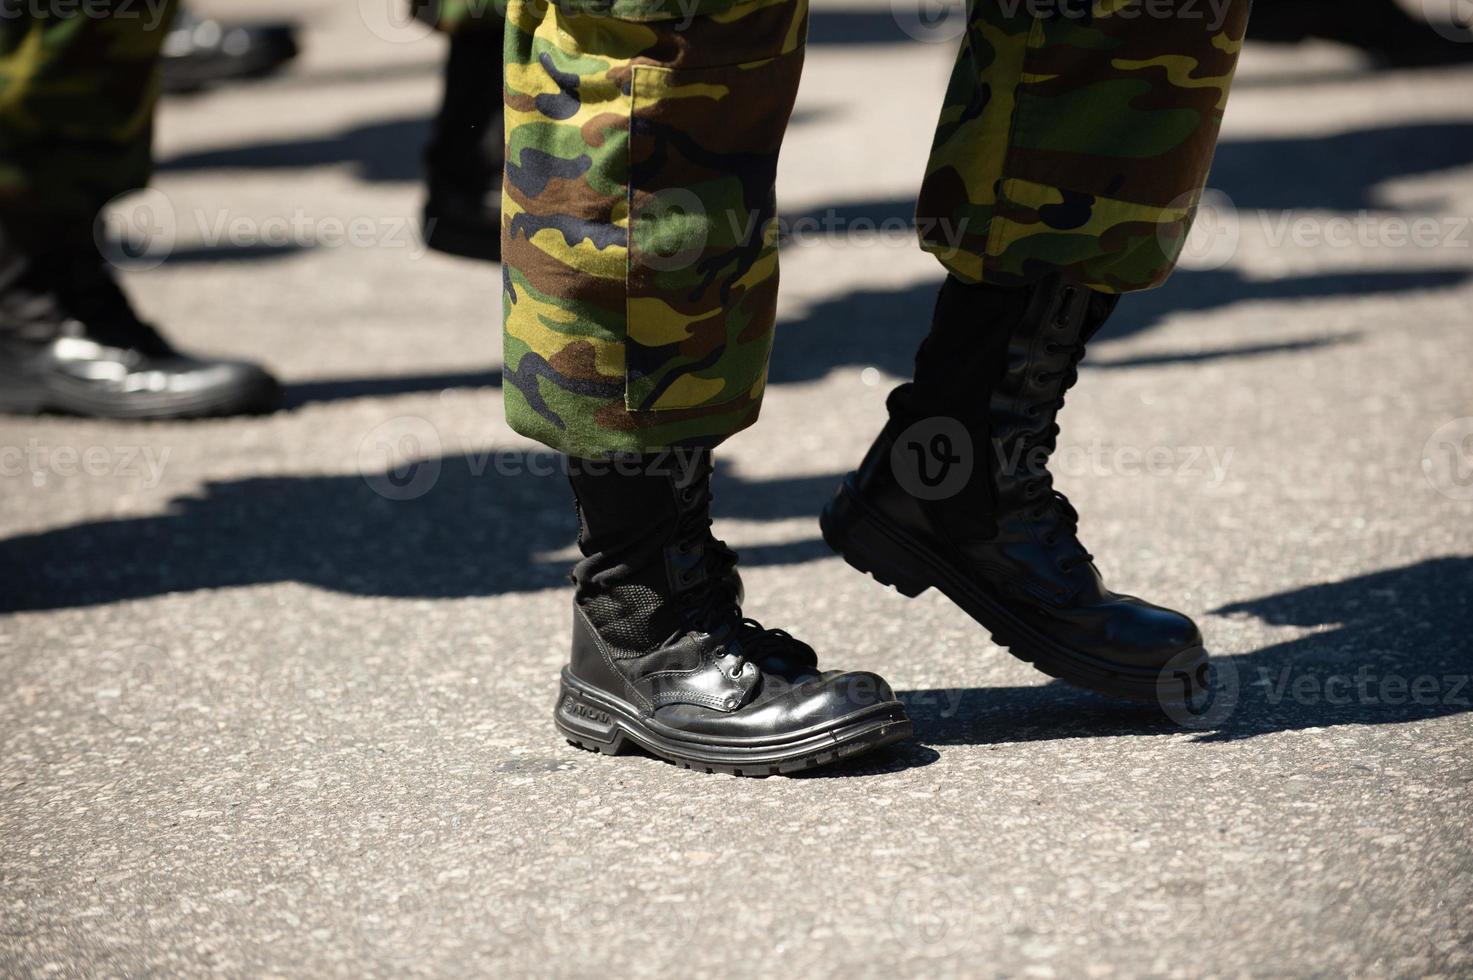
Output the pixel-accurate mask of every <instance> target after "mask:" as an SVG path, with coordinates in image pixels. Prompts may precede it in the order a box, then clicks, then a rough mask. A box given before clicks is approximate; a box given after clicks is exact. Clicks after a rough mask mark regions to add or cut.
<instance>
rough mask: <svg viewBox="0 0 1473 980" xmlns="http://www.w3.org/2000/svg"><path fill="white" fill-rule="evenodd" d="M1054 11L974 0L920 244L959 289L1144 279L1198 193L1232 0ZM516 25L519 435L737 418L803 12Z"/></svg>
mask: <svg viewBox="0 0 1473 980" xmlns="http://www.w3.org/2000/svg"><path fill="white" fill-rule="evenodd" d="M1061 3H1062V6H1059V5H1056V6H1055V7H1054V10H1055V12H1054V13H1053V14H1052V15H1044V14H1038V15H1035V14H1033V13H1029V12H1028V10H1030V9H1036V8H1038V7H1039V6H1041V5H1039V4H1033V5H1031V6H1030V5H1029V4H1028V3H1025V2H1016V3H1010V2H1008V0H973V3H972V9H971V12H970V15H969V23H968V28H967V32H966V36H965V38H964V40H963V43H962V48H961V53H960V56H959V58H958V60H957V63H956V68H955V71H954V73H953V76H952V81H951V84H950V86H949V89H948V92H947V95H946V99H945V102H944V104H943V106H942V110H941V118H940V122H939V124H938V126H937V130H936V137H935V142H934V145H933V147H932V150H931V159H930V162H929V164H928V166H927V170H926V174H925V178H924V181H923V184H922V187H921V193H920V199H919V205H918V210H917V226H918V229H919V232H920V237H921V241H922V247H924V248H925V249H926V250H927V251H930V252H932V253H934V254H936V255H937V257H938V258H939V259H940V260H941V262H942V263H943V265H945V266H946V268H947V269H948V270H949V271H950V272H951V273H953V274H955V275H956V276H958V277H959V278H961V279H963V280H966V281H968V282H984V281H985V282H991V283H997V284H1004V285H1011V284H1022V283H1026V282H1029V281H1031V280H1034V279H1037V278H1039V277H1041V276H1043V275H1044V274H1046V273H1048V272H1052V271H1063V272H1065V273H1066V274H1067V275H1069V276H1071V277H1073V278H1075V279H1077V280H1079V281H1081V282H1083V283H1086V284H1088V285H1090V286H1093V287H1095V288H1098V289H1101V290H1104V291H1108V292H1124V291H1128V290H1136V289H1145V288H1149V287H1151V286H1155V285H1158V284H1160V283H1161V282H1162V281H1164V280H1165V278H1166V277H1167V275H1168V274H1169V273H1170V271H1171V267H1172V265H1173V263H1174V262H1175V260H1176V257H1177V254H1178V253H1179V252H1180V249H1181V247H1182V245H1183V243H1184V240H1185V237H1186V233H1187V230H1188V227H1189V225H1190V222H1191V218H1192V216H1193V214H1194V209H1195V204H1196V201H1197V198H1198V196H1199V195H1200V193H1201V189H1202V186H1203V184H1204V182H1205V180H1206V176H1207V170H1208V167H1209V165H1210V163H1211V159H1212V153H1213V148H1214V146H1215V143H1216V138H1217V131H1218V125H1219V123H1220V121H1221V118H1222V111H1223V106H1224V103H1225V102H1226V99H1227V94H1228V87H1229V83H1230V80H1231V78H1232V74H1233V68H1234V66H1235V63H1236V60H1237V54H1238V50H1239V48H1240V47H1241V44H1242V38H1243V31H1244V28H1245V26H1246V20H1247V15H1248V0H1226V3H1225V5H1217V6H1216V7H1215V8H1214V5H1211V4H1206V3H1202V2H1200V0H1165V13H1166V14H1167V15H1168V16H1162V11H1163V4H1162V2H1160V0H1156V2H1152V3H1150V4H1148V5H1147V7H1148V8H1149V9H1148V10H1147V11H1143V10H1142V9H1141V7H1140V4H1139V3H1138V2H1137V0H1095V2H1094V4H1093V6H1092V7H1091V6H1090V5H1089V4H1088V3H1087V2H1078V0H1061ZM693 5H694V7H695V8H696V9H692V6H693ZM1189 8H1190V10H1189ZM590 9H595V10H596V12H587V11H589V10H590ZM1132 9H1133V13H1134V15H1133V16H1129V14H1130V13H1131V11H1132ZM1008 10H1012V11H1013V12H1012V13H1008V12H1006V11H1008ZM507 17H508V24H507V32H506V65H507V68H506V124H507V150H508V159H507V168H506V182H505V185H504V192H503V195H504V196H503V207H502V228H503V244H502V252H503V255H504V262H505V265H504V271H503V275H504V279H505V290H504V294H505V298H504V303H503V310H504V325H505V331H504V332H505V364H506V367H505V373H506V385H505V391H506V404H507V416H508V419H509V421H510V422H511V424H512V426H513V428H515V429H516V430H517V431H519V432H521V433H523V434H525V435H528V436H531V437H533V438H535V439H538V440H540V441H541V442H543V443H545V444H547V445H549V446H552V447H553V448H556V449H559V450H561V451H563V452H567V453H569V454H572V455H579V456H596V455H601V454H604V453H609V452H625V451H636V452H637V451H650V450H654V449H658V448H662V447H665V446H669V445H672V444H681V443H695V442H706V443H713V442H716V441H719V440H720V439H722V438H724V437H725V436H728V435H730V434H732V433H734V432H736V431H738V430H740V429H742V428H743V427H745V426H747V425H750V424H751V423H752V422H753V421H755V420H756V417H757V411H758V405H759V402H760V400H761V396H762V391H763V386H764V382H765V379H766V374H767V357H768V352H769V349H770V347H771V342H772V327H773V321H774V313H775V309H776V299H777V282H778V271H777V242H776V220H775V207H774V198H773V183H774V177H775V174H776V169H777V158H778V150H779V148H780V146H781V144H782V139H783V133H784V130H785V129H786V126H787V121H788V117H789V114H790V112H791V109H792V104H793V99H794V96H795V94H796V92H797V87H798V78H799V72H800V69H801V65H802V60H803V44H804V40H805V35H806V27H807V7H806V0H694V4H693V3H692V0H597V5H596V7H594V5H593V4H592V3H590V2H584V3H582V4H579V3H578V0H566V2H565V3H564V5H563V6H562V7H561V8H560V7H558V6H553V5H549V4H548V3H546V2H545V0H512V2H511V6H510V9H509V12H508V15H507ZM1218 18H1220V22H1215V21H1216V20H1217V19H1218ZM876 84H885V80H884V79H877V80H876Z"/></svg>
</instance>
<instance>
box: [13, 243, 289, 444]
mask: <svg viewBox="0 0 1473 980" xmlns="http://www.w3.org/2000/svg"><path fill="white" fill-rule="evenodd" d="M280 400H281V389H280V386H279V385H278V384H277V383H276V380H275V379H274V378H272V377H271V375H269V374H267V373H266V372H265V371H264V370H262V369H261V368H260V367H258V366H256V365H254V364H249V363H246V362H242V361H222V360H212V359H202V358H196V357H190V356H187V355H185V354H181V353H179V352H178V351H176V350H175V349H174V348H173V347H171V346H170V345H169V343H168V341H166V340H165V339H164V338H163V337H161V336H159V333H158V331H157V330H155V329H154V328H153V327H151V326H149V325H148V324H146V323H144V322H142V321H141V320H139V319H138V316H137V314H135V313H134V312H133V308H132V306H131V305H130V304H129V303H128V299H127V297H126V296H124V295H123V291H122V289H121V288H120V287H119V286H118V284H117V282H116V281H115V280H114V279H113V277H112V275H111V273H110V272H109V270H108V268H107V267H106V266H105V265H104V264H103V263H102V260H101V259H100V258H99V257H98V255H97V250H96V248H95V247H93V246H92V243H91V238H90V235H89V236H88V240H87V243H86V244H85V245H73V246H69V247H63V248H58V249H56V250H52V251H48V252H45V253H41V254H37V253H31V254H26V253H22V252H21V251H19V250H17V249H16V248H15V247H13V246H6V245H3V244H0V412H13V413H21V414H35V413H41V412H63V413H68V414H73V415H89V416H94V417H97V418H115V419H174V418H190V417H197V416H206V415H234V414H240V413H250V412H264V411H269V410H271V409H273V408H275V407H276V406H277V404H278V403H279V402H280Z"/></svg>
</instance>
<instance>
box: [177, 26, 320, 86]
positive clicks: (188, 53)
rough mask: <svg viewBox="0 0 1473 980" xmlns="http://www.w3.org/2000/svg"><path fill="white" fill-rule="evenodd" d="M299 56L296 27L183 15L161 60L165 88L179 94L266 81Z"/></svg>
mask: <svg viewBox="0 0 1473 980" xmlns="http://www.w3.org/2000/svg"><path fill="white" fill-rule="evenodd" d="M297 52H298V47H297V27H296V25H295V24H292V23H287V22H277V23H230V22H226V21H219V20H215V19H213V18H209V17H196V16H195V15H194V14H192V13H190V12H189V11H188V10H181V11H180V12H179V14H178V15H177V16H176V17H175V18H174V24H173V26H172V27H170V29H169V34H168V36H167V37H166V38H165V39H164V47H163V50H162V51H161V52H160V55H159V87H160V88H161V89H162V90H163V91H165V92H170V93H176V94H179V93H186V92H197V91H199V90H200V89H203V88H208V87H209V86H211V85H220V84H224V83H228V82H238V81H245V80H247V79H253V78H264V77H266V76H267V75H272V74H275V73H276V72H278V71H280V70H281V69H282V68H284V67H285V66H286V64H287V63H288V62H289V61H291V60H292V59H293V58H295V57H296V56H297Z"/></svg>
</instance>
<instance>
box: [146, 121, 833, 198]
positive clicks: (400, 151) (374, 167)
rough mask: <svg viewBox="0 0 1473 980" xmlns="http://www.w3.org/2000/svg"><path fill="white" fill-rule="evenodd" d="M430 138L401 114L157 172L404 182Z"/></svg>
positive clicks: (425, 127)
mask: <svg viewBox="0 0 1473 980" xmlns="http://www.w3.org/2000/svg"><path fill="white" fill-rule="evenodd" d="M831 112H832V110H830V109H817V108H814V109H803V108H800V109H799V110H797V111H796V112H795V113H794V114H793V125H795V126H798V125H803V124H804V123H807V122H810V121H812V120H815V119H820V118H823V117H824V116H827V115H829V114H830V113H831ZM429 137H430V118H429V115H428V113H426V114H425V115H424V116H405V117H401V118H398V119H384V120H380V121H378V122H372V123H365V124H363V125H361V126H352V127H349V128H347V129H342V130H339V131H337V132H330V133H324V134H322V135H315V136H305V137H291V138H286V139H281V140H274V141H270V142H254V143H241V144H238V145H234V146H221V147H216V148H214V149H208V150H196V151H193V152H190V153H180V154H177V155H175V156H171V157H165V158H163V159H161V160H159V161H158V163H157V169H158V171H159V172H161V173H169V172H180V171H194V170H306V169H310V168H313V167H336V166H342V165H345V164H348V165H351V166H352V170H353V174H354V176H356V177H357V178H358V179H359V180H362V181H364V182H366V183H407V182H415V181H419V180H421V179H422V178H423V176H424V171H423V166H422V161H421V155H422V154H423V152H424V146H425V142H426V141H427V140H428V139H429Z"/></svg>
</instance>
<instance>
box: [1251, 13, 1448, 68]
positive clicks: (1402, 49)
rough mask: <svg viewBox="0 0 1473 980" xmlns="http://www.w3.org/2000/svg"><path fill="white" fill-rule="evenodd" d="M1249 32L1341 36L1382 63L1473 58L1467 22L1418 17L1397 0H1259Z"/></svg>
mask: <svg viewBox="0 0 1473 980" xmlns="http://www.w3.org/2000/svg"><path fill="white" fill-rule="evenodd" d="M1248 37H1249V39H1250V41H1252V42H1253V43H1255V44H1256V43H1259V42H1262V41H1269V42H1274V41H1285V42H1297V41H1304V40H1307V39H1309V38H1312V37H1315V38H1323V39H1325V40H1327V41H1337V42H1339V43H1341V44H1349V45H1351V46H1353V47H1356V48H1359V49H1361V50H1362V51H1364V52H1365V53H1366V54H1367V55H1369V56H1370V57H1371V58H1372V60H1373V61H1374V62H1375V63H1376V65H1377V66H1378V67H1383V68H1420V67H1439V66H1442V65H1462V64H1467V63H1469V62H1470V61H1473V44H1470V43H1469V42H1470V41H1473V30H1470V29H1469V25H1468V24H1466V23H1455V22H1452V21H1447V22H1441V23H1434V22H1433V21H1431V20H1429V19H1428V18H1426V17H1413V16H1411V15H1410V14H1408V13H1407V12H1406V11H1405V10H1404V9H1403V8H1402V6H1401V5H1400V4H1399V3H1397V0H1256V2H1255V3H1254V4H1253V16H1252V17H1251V18H1249V21H1248Z"/></svg>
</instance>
